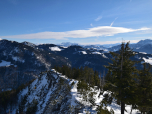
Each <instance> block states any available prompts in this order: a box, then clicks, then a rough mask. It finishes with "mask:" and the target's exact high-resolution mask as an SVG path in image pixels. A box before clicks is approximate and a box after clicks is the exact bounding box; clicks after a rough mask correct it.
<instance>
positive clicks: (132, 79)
mask: <svg viewBox="0 0 152 114" xmlns="http://www.w3.org/2000/svg"><path fill="white" fill-rule="evenodd" d="M110 53H111V55H112V57H113V58H112V59H111V60H112V62H113V63H109V66H105V67H106V68H107V69H108V73H107V75H106V79H105V80H106V84H105V86H104V91H107V94H105V95H104V96H105V99H104V100H103V102H106V103H111V102H112V98H114V99H116V100H117V102H118V104H120V105H121V114H124V111H125V104H128V105H131V104H134V103H135V102H136V100H137V95H136V93H135V92H136V89H137V82H136V78H137V69H136V68H135V63H136V62H135V61H132V60H131V59H130V57H132V56H134V53H133V51H132V50H131V49H130V48H129V42H128V43H126V44H125V43H122V44H121V49H120V50H119V53H114V52H110ZM108 90H109V91H110V96H109V93H108ZM108 97H109V98H108Z"/></svg>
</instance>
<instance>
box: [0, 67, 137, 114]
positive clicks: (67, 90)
mask: <svg viewBox="0 0 152 114" xmlns="http://www.w3.org/2000/svg"><path fill="white" fill-rule="evenodd" d="M77 86H78V81H77V80H73V79H68V78H67V77H66V76H63V75H62V74H60V73H58V72H56V71H55V70H50V71H47V72H43V73H41V74H40V75H39V76H38V78H37V79H36V80H35V81H33V83H31V84H30V85H29V86H28V87H26V88H24V89H23V90H22V91H21V92H20V93H19V94H18V103H17V105H13V106H12V108H11V110H10V111H11V113H13V114H15V113H16V112H18V113H25V112H26V113H29V112H30V113H33V112H35V113H36V114H71V113H72V114H86V113H87V112H90V113H91V114H96V108H97V106H99V105H100V104H99V103H100V101H102V99H103V96H102V95H101V96H99V93H100V89H97V88H96V87H94V88H91V89H90V90H89V91H86V93H85V95H84V94H80V92H78V87H77ZM90 93H93V96H91V97H90V96H89V94H90ZM98 96H99V97H98ZM90 98H91V99H92V98H94V100H95V105H94V106H92V105H91V101H90V100H89V99H90ZM111 108H112V109H113V110H114V112H115V113H116V114H120V106H119V105H117V104H116V103H115V101H113V103H112V104H111V105H110V106H108V109H109V110H110V109H111ZM0 109H1V108H0ZM1 111H3V110H1ZM8 111H9V106H8V108H7V112H8ZM126 111H127V112H128V113H130V111H131V106H129V105H127V106H126ZM136 112H137V110H133V111H132V114H135V113H136Z"/></svg>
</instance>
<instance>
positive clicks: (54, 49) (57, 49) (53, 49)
mask: <svg viewBox="0 0 152 114" xmlns="http://www.w3.org/2000/svg"><path fill="white" fill-rule="evenodd" d="M49 49H50V50H51V51H62V49H60V48H59V47H49Z"/></svg>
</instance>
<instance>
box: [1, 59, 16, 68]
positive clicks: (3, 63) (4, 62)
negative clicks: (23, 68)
mask: <svg viewBox="0 0 152 114" xmlns="http://www.w3.org/2000/svg"><path fill="white" fill-rule="evenodd" d="M10 65H14V64H11V62H8V61H4V60H2V62H1V63H0V67H2V66H10ZM14 67H17V65H14Z"/></svg>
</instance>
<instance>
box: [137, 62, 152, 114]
mask: <svg viewBox="0 0 152 114" xmlns="http://www.w3.org/2000/svg"><path fill="white" fill-rule="evenodd" d="M150 70H151V66H150V65H149V64H146V63H144V64H143V69H142V70H140V71H139V78H138V79H139V80H138V91H137V94H138V102H137V105H138V109H139V110H140V111H141V112H142V113H143V114H145V113H146V112H147V113H148V112H149V111H150V110H152V73H151V72H150Z"/></svg>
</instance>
